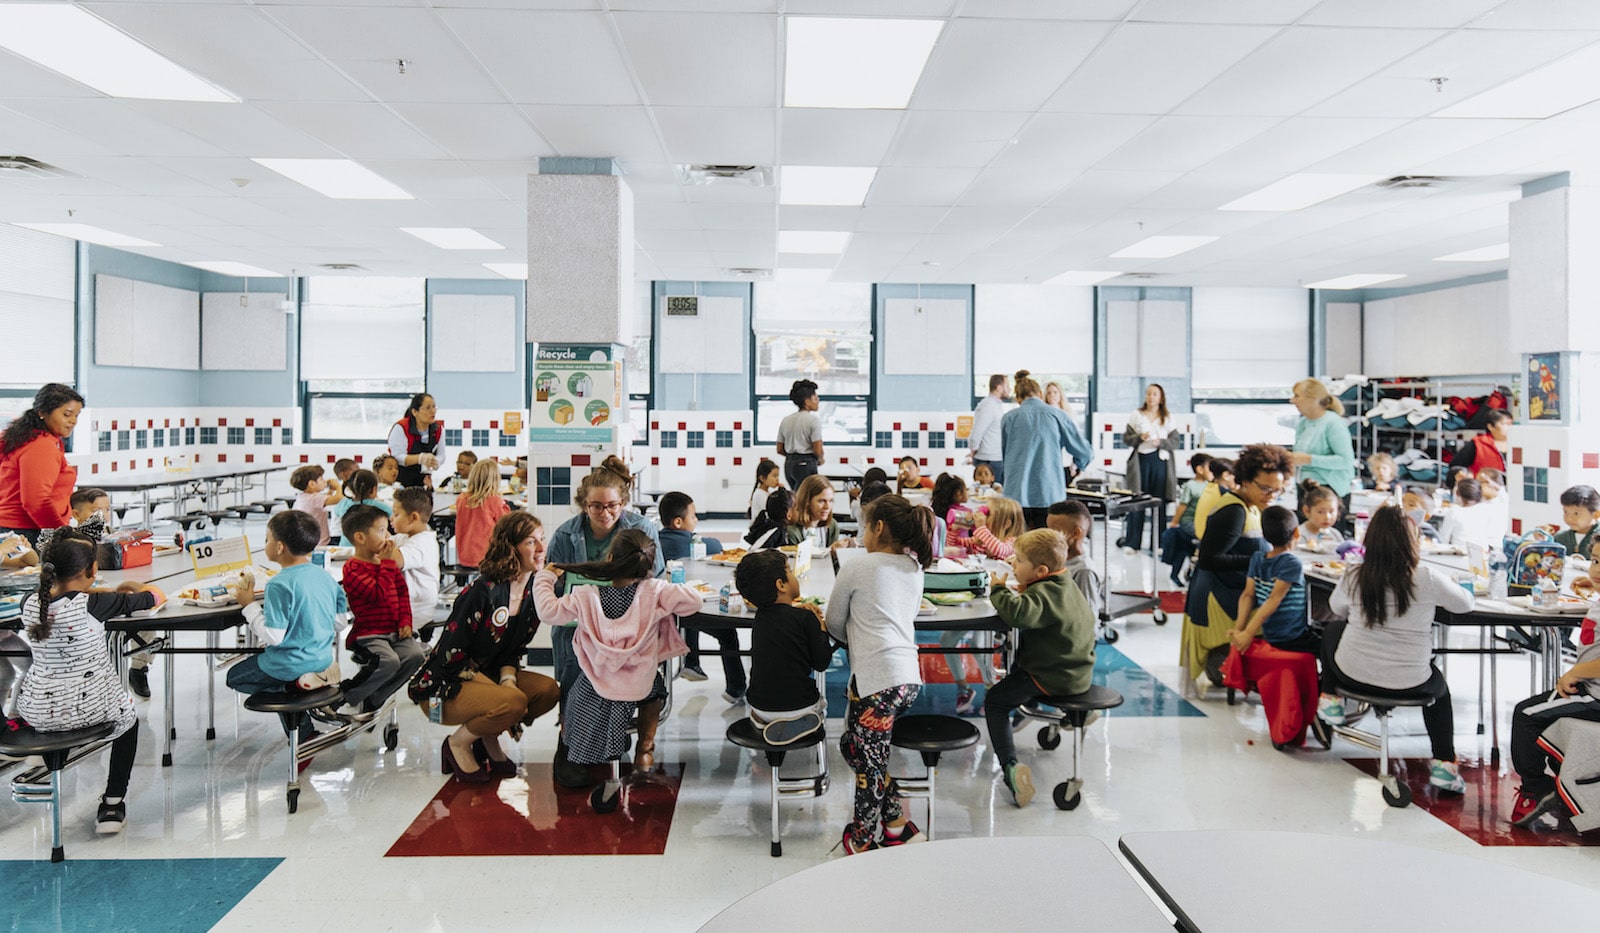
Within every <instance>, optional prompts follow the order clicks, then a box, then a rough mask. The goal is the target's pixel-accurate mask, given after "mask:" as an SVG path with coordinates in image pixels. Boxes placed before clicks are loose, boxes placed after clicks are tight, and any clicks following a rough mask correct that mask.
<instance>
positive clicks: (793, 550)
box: [778, 544, 800, 554]
mask: <svg viewBox="0 0 1600 933" xmlns="http://www.w3.org/2000/svg"><path fill="white" fill-rule="evenodd" d="M778 550H780V551H782V552H783V553H785V554H798V553H800V545H798V544H780V545H778Z"/></svg>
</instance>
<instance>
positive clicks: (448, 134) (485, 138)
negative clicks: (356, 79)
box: [393, 104, 556, 161]
mask: <svg viewBox="0 0 1600 933" xmlns="http://www.w3.org/2000/svg"><path fill="white" fill-rule="evenodd" d="M393 106H394V109H395V112H396V113H398V114H399V115H400V117H401V118H402V119H404V120H405V121H406V122H408V123H410V124H411V125H412V126H414V127H416V128H417V129H418V130H420V131H422V133H424V134H425V135H427V136H428V137H429V138H430V139H432V140H433V141H434V142H435V143H437V144H438V145H439V146H440V147H441V148H443V149H445V150H446V151H447V152H449V153H450V154H451V155H454V156H455V157H456V158H458V159H463V160H468V161H472V160H486V161H492V160H498V159H535V158H539V157H540V156H550V155H555V154H556V151H555V149H554V148H552V147H551V146H550V144H549V143H547V142H545V140H544V139H543V137H541V136H540V135H539V134H538V133H537V132H536V131H535V130H534V128H533V126H532V125H531V124H530V123H529V121H528V119H527V117H526V116H524V115H523V113H522V111H520V110H518V109H517V108H516V107H513V106H511V105H510V104H394V105H393Z"/></svg>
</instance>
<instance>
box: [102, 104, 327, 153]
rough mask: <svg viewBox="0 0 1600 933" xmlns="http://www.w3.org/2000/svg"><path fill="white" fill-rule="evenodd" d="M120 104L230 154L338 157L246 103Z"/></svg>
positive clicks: (315, 141)
mask: <svg viewBox="0 0 1600 933" xmlns="http://www.w3.org/2000/svg"><path fill="white" fill-rule="evenodd" d="M122 105H123V106H124V107H126V108H128V109H129V110H131V111H133V112H135V113H138V114H141V115H143V116H145V117H147V118H149V119H150V120H153V121H155V122H158V123H161V124H163V125H166V126H169V127H172V128H174V129H180V130H183V131H184V132H186V133H188V134H189V135H191V136H193V137H194V138H196V139H200V140H203V141H205V142H207V143H209V144H211V145H212V146H213V147H215V148H216V150H218V151H219V152H226V153H229V154H232V155H242V156H250V157H252V158H273V159H329V158H336V157H337V156H338V155H339V153H337V152H336V151H334V150H333V149H331V148H329V147H328V146H327V145H326V144H324V143H321V142H319V141H317V140H315V139H313V138H311V137H310V136H308V135H306V134H305V133H302V132H300V131H298V130H295V129H293V128H291V127H290V126H288V125H287V124H285V123H284V122H283V121H281V120H279V119H277V118H276V117H274V116H272V115H271V114H268V113H267V112H265V111H263V110H261V109H259V108H257V107H254V106H251V105H249V104H243V105H241V104H203V103H193V102H187V101H169V100H128V101H123V102H122Z"/></svg>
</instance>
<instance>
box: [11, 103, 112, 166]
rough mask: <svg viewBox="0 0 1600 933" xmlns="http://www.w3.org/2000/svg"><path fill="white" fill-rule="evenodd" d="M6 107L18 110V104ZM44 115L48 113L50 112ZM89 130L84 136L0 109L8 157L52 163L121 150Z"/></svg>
mask: <svg viewBox="0 0 1600 933" xmlns="http://www.w3.org/2000/svg"><path fill="white" fill-rule="evenodd" d="M6 103H9V104H11V105H13V106H14V105H15V104H16V101H7V102H6ZM41 112H45V113H48V112H49V108H44V109H43V110H42V111H41ZM85 129H86V133H85V134H82V135H80V134H78V133H75V132H72V131H70V130H66V129H63V128H61V127H58V126H51V125H50V124H49V123H46V122H45V121H43V120H36V119H34V118H32V117H30V116H27V115H26V114H22V113H17V112H15V111H13V110H7V109H6V108H5V107H4V106H0V139H3V140H5V141H6V145H5V148H6V149H8V150H12V151H11V152H8V153H7V154H8V155H27V156H32V157H33V158H36V159H40V160H42V161H46V162H48V161H49V160H50V159H51V158H52V157H55V156H63V155H116V154H117V152H118V150H119V149H120V148H121V147H113V146H112V145H108V143H110V142H111V140H107V141H106V142H105V143H102V142H100V141H99V140H97V139H96V138H95V136H96V133H95V132H94V130H93V127H92V125H91V126H89V127H86V128H85Z"/></svg>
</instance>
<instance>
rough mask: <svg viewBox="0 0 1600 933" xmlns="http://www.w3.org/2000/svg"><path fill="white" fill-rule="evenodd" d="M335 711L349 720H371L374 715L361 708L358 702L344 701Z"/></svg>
mask: <svg viewBox="0 0 1600 933" xmlns="http://www.w3.org/2000/svg"><path fill="white" fill-rule="evenodd" d="M336 712H337V713H338V714H339V715H340V716H343V717H344V718H346V719H348V720H350V721H351V722H371V721H372V717H373V716H374V715H375V714H374V713H370V712H368V711H367V710H366V709H364V708H362V706H361V704H360V703H346V704H344V705H343V706H341V707H339V709H338V710H336Z"/></svg>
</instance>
